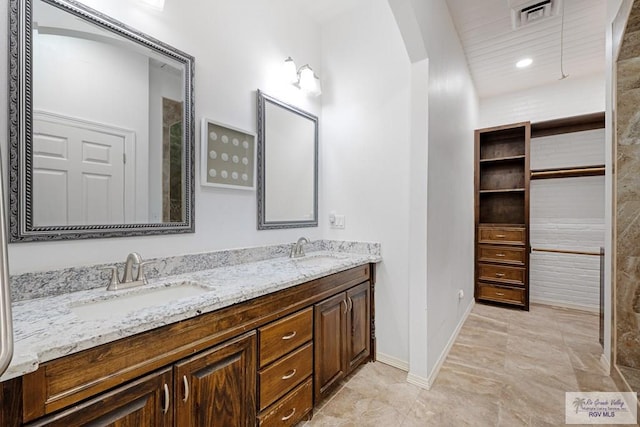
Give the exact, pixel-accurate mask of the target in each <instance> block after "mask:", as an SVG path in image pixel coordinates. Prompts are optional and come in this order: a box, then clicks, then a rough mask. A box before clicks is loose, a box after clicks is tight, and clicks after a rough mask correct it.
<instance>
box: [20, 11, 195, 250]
mask: <svg viewBox="0 0 640 427" xmlns="http://www.w3.org/2000/svg"><path fill="white" fill-rule="evenodd" d="M9 13H10V65H9V68H10V70H9V80H10V94H9V95H10V100H9V101H10V102H9V116H10V117H9V131H10V144H11V146H10V165H9V181H10V190H11V199H10V236H11V241H14V242H15V241H34V240H56V239H78V238H92V237H117V236H136V235H145V234H164V233H184V232H193V230H194V215H193V204H194V193H193V191H194V185H193V182H194V179H193V177H194V172H193V160H194V159H193V156H194V148H193V147H194V136H193V122H194V117H193V116H194V114H193V62H194V60H193V58H192V57H191V56H189V55H187V54H185V53H183V52H181V51H179V50H177V49H175V48H172V47H170V46H168V45H167V44H165V43H163V42H161V41H159V40H156V39H153V38H151V37H149V36H147V35H145V34H142V33H141V32H139V31H136V30H134V29H132V28H129V27H127V26H126V25H124V24H122V23H120V22H118V21H116V20H114V19H112V18H110V17H108V16H105V15H104V14H101V13H99V12H97V11H95V10H92V9H90V8H87V7H85V6H83V5H81V4H80V3H78V2H75V1H72V0H10V11H9Z"/></svg>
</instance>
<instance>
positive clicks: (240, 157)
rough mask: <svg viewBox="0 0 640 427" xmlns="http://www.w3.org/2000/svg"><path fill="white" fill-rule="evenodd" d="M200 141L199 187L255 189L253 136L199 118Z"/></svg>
mask: <svg viewBox="0 0 640 427" xmlns="http://www.w3.org/2000/svg"><path fill="white" fill-rule="evenodd" d="M201 138H202V150H201V163H200V170H201V171H200V176H201V182H200V184H201V185H206V186H211V187H225V188H235V189H242V190H255V188H256V185H255V182H256V179H255V175H256V174H255V170H256V168H255V165H256V134H255V133H253V132H247V131H245V130H242V129H238V128H235V127H232V126H228V125H224V124H222V123H218V122H215V121H213V120H209V119H207V118H203V119H202V132H201Z"/></svg>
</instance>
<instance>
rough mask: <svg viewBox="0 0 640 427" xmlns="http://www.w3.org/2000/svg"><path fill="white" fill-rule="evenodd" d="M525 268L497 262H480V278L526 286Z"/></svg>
mask: <svg viewBox="0 0 640 427" xmlns="http://www.w3.org/2000/svg"><path fill="white" fill-rule="evenodd" d="M525 272H526V270H525V269H524V268H519V267H511V266H506V265H497V264H482V263H480V264H478V280H485V281H490V282H502V283H508V284H510V285H520V286H524V283H525Z"/></svg>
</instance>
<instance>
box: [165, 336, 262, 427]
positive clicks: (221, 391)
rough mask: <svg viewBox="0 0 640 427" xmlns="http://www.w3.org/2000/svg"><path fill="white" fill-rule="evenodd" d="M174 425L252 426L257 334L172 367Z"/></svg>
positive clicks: (254, 408) (215, 348)
mask: <svg viewBox="0 0 640 427" xmlns="http://www.w3.org/2000/svg"><path fill="white" fill-rule="evenodd" d="M174 374H175V375H174V383H175V399H174V401H175V414H176V425H177V426H185V427H186V426H189V427H209V426H214V425H220V426H238V427H241V426H242V427H249V426H253V425H255V419H256V399H255V390H256V333H255V332H250V333H248V334H245V335H243V336H241V337H239V338H236V339H233V340H231V341H229V342H226V343H224V344H222V345H220V346H217V347H214V348H213V349H211V350H208V351H205V352H202V353H199V354H197V355H195V356H193V357H190V358H189V359H187V360H184V361H182V362H179V363H177V364H175V365H174Z"/></svg>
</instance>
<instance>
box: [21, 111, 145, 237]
mask: <svg viewBox="0 0 640 427" xmlns="http://www.w3.org/2000/svg"><path fill="white" fill-rule="evenodd" d="M134 144H135V136H134V135H133V133H132V132H128V131H126V130H122V129H118V128H111V127H107V126H105V125H100V124H96V123H91V122H87V121H81V120H76V119H73V118H69V117H64V116H60V115H55V114H47V113H43V112H37V113H35V114H34V122H33V184H34V186H33V191H34V201H35V203H34V205H33V208H34V212H33V221H34V224H35V225H37V226H53V225H60V224H68V225H88V224H119V223H123V222H125V221H126V219H127V218H133V215H134V206H133V204H132V203H127V201H130V200H131V199H132V198H133V197H134V195H133V194H127V193H131V192H133V190H134V189H133V187H132V186H131V185H127V182H126V179H125V177H126V176H131V173H132V171H131V169H132V168H134V165H135V159H134V158H130V159H129V161H128V162H127V161H126V160H125V159H126V156H125V153H126V152H127V151H128V152H129V153H130V156H131V157H132V156H134V153H135V148H134ZM127 169H129V170H128V171H127ZM127 172H128V173H127Z"/></svg>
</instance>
